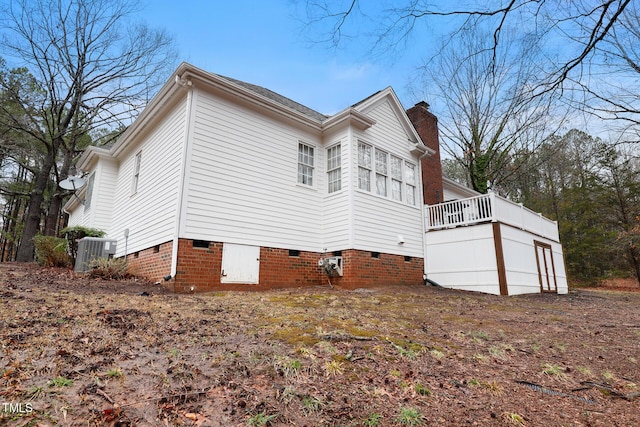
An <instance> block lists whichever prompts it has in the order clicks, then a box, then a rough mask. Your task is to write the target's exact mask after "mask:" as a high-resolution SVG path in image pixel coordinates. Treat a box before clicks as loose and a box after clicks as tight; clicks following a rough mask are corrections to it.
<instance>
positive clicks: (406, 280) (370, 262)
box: [331, 249, 424, 289]
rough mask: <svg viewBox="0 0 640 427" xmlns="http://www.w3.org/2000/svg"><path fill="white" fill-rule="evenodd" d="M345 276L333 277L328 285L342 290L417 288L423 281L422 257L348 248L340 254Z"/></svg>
mask: <svg viewBox="0 0 640 427" xmlns="http://www.w3.org/2000/svg"><path fill="white" fill-rule="evenodd" d="M342 262H343V265H344V267H343V269H344V275H343V276H342V277H332V278H331V283H332V284H333V285H335V286H338V287H341V288H345V289H356V288H369V287H376V286H396V285H411V286H412V285H420V284H422V282H423V274H424V260H423V258H416V257H410V258H409V259H408V260H407V261H405V257H404V256H402V255H391V254H385V253H379V254H378V258H374V257H373V256H372V252H368V251H358V250H355V249H349V250H346V251H342Z"/></svg>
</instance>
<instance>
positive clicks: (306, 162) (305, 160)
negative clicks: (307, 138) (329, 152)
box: [298, 142, 314, 186]
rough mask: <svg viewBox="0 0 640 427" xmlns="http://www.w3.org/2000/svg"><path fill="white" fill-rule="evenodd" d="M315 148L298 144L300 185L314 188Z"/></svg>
mask: <svg viewBox="0 0 640 427" xmlns="http://www.w3.org/2000/svg"><path fill="white" fill-rule="evenodd" d="M313 165H314V149H313V147H311V146H309V145H307V144H303V143H301V142H300V143H298V183H299V184H304V185H309V186H313Z"/></svg>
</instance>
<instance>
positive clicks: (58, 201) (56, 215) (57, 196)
mask: <svg viewBox="0 0 640 427" xmlns="http://www.w3.org/2000/svg"><path fill="white" fill-rule="evenodd" d="M74 148H75V144H73V146H72V147H71V149H65V150H64V160H63V162H62V166H61V167H60V170H59V174H58V175H59V176H58V178H62V177H64V178H66V177H68V176H69V169H70V168H71V162H72V161H73V149H74ZM59 190H60V189H59V188H58V183H57V182H56V189H55V191H54V192H53V196H52V197H51V202H50V203H49V211H48V213H47V218H46V220H45V223H44V235H45V236H55V235H56V234H57V233H58V231H59V230H58V227H59V225H60V212H61V211H62V201H63V200H64V197H65V196H64V195H63V194H62V193H61V192H60V191H59Z"/></svg>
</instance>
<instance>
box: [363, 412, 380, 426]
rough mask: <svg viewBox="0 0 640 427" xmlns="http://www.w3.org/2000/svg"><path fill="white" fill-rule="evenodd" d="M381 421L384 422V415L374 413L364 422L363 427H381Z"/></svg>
mask: <svg viewBox="0 0 640 427" xmlns="http://www.w3.org/2000/svg"><path fill="white" fill-rule="evenodd" d="M380 421H382V415H380V414H377V413H375V412H374V413H372V414H369V416H368V417H367V418H365V419H364V420H362V425H364V426H365V427H376V426H379V425H380Z"/></svg>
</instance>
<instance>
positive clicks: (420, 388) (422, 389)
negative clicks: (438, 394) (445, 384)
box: [413, 383, 431, 396]
mask: <svg viewBox="0 0 640 427" xmlns="http://www.w3.org/2000/svg"><path fill="white" fill-rule="evenodd" d="M413 389H414V390H415V391H416V393H418V394H419V395H421V396H430V395H431V390H429V388H428V387H426V386H424V385H422V384H420V383H417V384H415V385H414V386H413Z"/></svg>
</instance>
